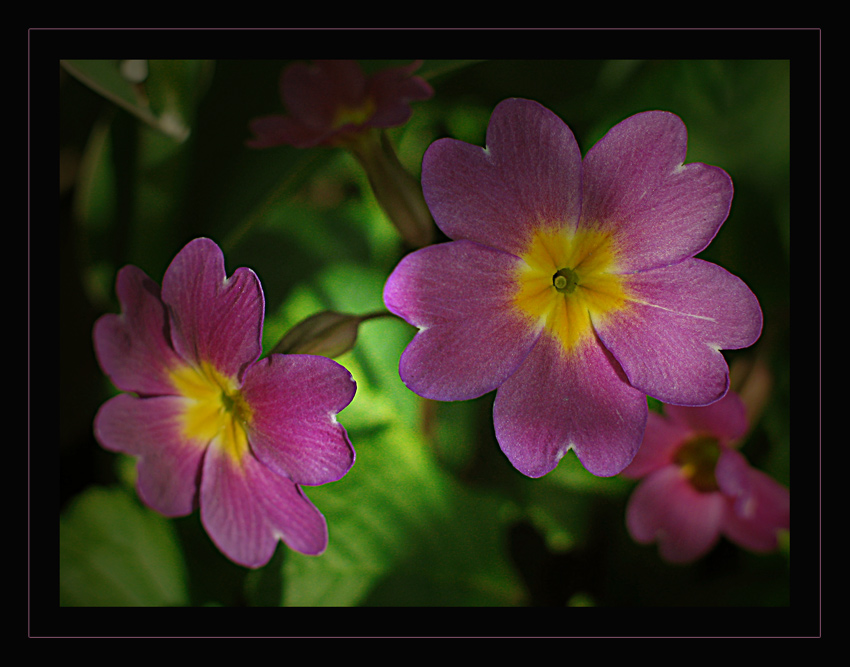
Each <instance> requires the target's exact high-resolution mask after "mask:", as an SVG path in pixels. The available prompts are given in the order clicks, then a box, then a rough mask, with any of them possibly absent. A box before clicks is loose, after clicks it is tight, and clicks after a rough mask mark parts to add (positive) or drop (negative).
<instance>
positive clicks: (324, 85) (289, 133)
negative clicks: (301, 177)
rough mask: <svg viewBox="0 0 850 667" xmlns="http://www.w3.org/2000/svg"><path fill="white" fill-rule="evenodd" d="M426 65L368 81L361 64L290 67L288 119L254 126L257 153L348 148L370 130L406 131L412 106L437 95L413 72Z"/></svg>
mask: <svg viewBox="0 0 850 667" xmlns="http://www.w3.org/2000/svg"><path fill="white" fill-rule="evenodd" d="M421 64H422V62H421V61H415V62H413V63H411V64H410V65H407V66H404V67H392V68H388V69H384V70H381V71H379V72H376V73H374V74H372V75H371V76H369V77H367V76H366V75H365V74H364V73H363V70H362V69H361V67H360V65H359V63H358V62H357V61H356V60H316V61H314V62H313V63H312V64H307V63H302V62H297V63H293V64H291V65H290V66H289V67H287V68H286V69H285V70H284V71H283V74H282V76H281V79H280V96H281V99H282V100H283V104H284V106H285V107H286V108H287V109H288V111H289V114H290V115H288V116H283V115H279V114H277V115H271V116H264V117H262V118H257V119H255V120H253V121H252V122H251V124H250V129H251V131H252V132H253V133H254V134H255V135H256V136H255V138H254V139H250V140H249V141H248V142H247V143H248V145H249V146H251V147H253V148H266V147H270V146H280V145H291V146H295V147H297V148H308V147H311V146H318V145H323V146H335V145H344V144H345V143H346V142H348V141H350V139H351V137H352V135H357V134H358V133H360V132H362V131H364V130H368V129H370V128H387V127H395V126H397V125H403V124H404V123H406V122H407V120H408V119H409V118H410V114H411V109H410V102H412V101H417V100H427V99H428V98H430V97H431V96H432V95H433V94H434V91H433V89H432V88H431V86H430V85H428V83H427V82H426V81H425V80H424V79H423V78H422V77H419V76H413V75H412V74H413V72H415V71H416V70H417V69H419V67H420V65H421Z"/></svg>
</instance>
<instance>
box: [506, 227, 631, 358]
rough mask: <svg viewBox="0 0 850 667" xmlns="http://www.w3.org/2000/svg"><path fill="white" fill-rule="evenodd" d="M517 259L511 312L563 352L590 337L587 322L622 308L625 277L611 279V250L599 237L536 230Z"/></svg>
mask: <svg viewBox="0 0 850 667" xmlns="http://www.w3.org/2000/svg"><path fill="white" fill-rule="evenodd" d="M521 259H522V260H523V262H522V263H521V264H520V268H519V269H518V270H517V274H516V292H515V295H514V300H513V302H514V306H515V307H516V308H517V309H518V310H519V311H520V312H522V313H523V314H525V315H526V316H527V317H529V318H531V319H533V320H536V321H539V322H542V324H543V326H544V328H545V329H546V331H548V332H549V333H550V334H551V335H553V336H555V337H556V338H557V339H558V340H560V342H561V344H562V345H563V348H564V350H565V351H567V352H569V351H570V350H571V349H573V347H575V345H577V344H578V343H579V341H581V340H582V339H583V338H585V337H586V336H588V335H590V334H591V333H592V331H593V329H592V325H591V318H592V317H593V318H601V317H604V316H605V315H606V314H608V313H610V312H612V311H615V310H618V309H620V308H623V307H625V306H626V304H627V301H628V299H627V293H626V285H625V283H626V277H625V276H623V275H622V274H618V273H617V254H616V249H615V247H614V244H613V242H612V241H611V237H610V235H609V234H607V233H605V232H599V231H596V230H593V229H586V230H582V231H578V232H569V231H564V230H557V231H552V230H548V229H541V230H538V231H537V232H536V233H535V234H534V235H533V236H532V237H531V239H530V240H529V243H528V245H527V247H526V250H525V252H524V253H523V254H522V255H521Z"/></svg>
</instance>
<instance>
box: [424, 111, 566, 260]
mask: <svg viewBox="0 0 850 667" xmlns="http://www.w3.org/2000/svg"><path fill="white" fill-rule="evenodd" d="M422 189H423V193H424V195H425V201H426V202H427V203H428V207H429V209H430V210H431V214H432V215H433V216H434V221H435V222H436V223H437V225H438V226H439V227H440V229H442V230H443V232H445V233H446V235H447V236H448V237H449V238H452V239H455V240H461V239H469V240H471V241H476V242H478V243H481V244H483V245H486V246H490V247H492V248H498V249H500V250H506V251H508V252H511V253H514V254H516V255H521V254H522V252H523V251H524V250H525V248H526V247H527V245H528V240H529V237H530V236H531V234H532V233H533V232H534V231H537V230H538V229H540V227H541V225H543V226H550V227H552V228H562V227H569V228H571V229H575V227H576V225H577V223H578V219H579V214H580V210H581V153H580V151H579V148H578V144H577V143H576V141H575V138H574V137H573V134H572V132H571V131H570V129H569V128H568V127H567V126H566V125H565V124H564V122H563V121H562V120H561V119H560V118H558V117H557V116H556V115H555V114H553V113H552V112H551V111H549V110H548V109H546V108H545V107H543V106H541V105H540V104H538V103H536V102H532V101H530V100H522V99H510V100H505V101H504V102H501V103H500V104H499V105H498V106H496V108H495V109H494V110H493V115H492V116H491V118H490V124H489V126H488V128H487V147H486V148H480V147H478V146H473V145H471V144H467V143H464V142H462V141H457V140H455V139H439V140H438V141H435V142H434V143H433V144H431V146H430V147H429V148H428V150H427V151H426V153H425V157H424V158H423V162H422Z"/></svg>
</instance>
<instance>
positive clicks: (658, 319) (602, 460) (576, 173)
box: [384, 99, 762, 477]
mask: <svg viewBox="0 0 850 667" xmlns="http://www.w3.org/2000/svg"><path fill="white" fill-rule="evenodd" d="M486 143H487V145H486V148H480V147H477V146H473V145H470V144H466V143H463V142H460V141H457V140H454V139H440V140H438V141H436V142H435V143H434V144H433V145H431V147H430V148H429V149H428V151H427V152H426V154H425V157H424V160H423V166H422V186H423V190H424V194H425V199H426V201H427V203H428V206H429V208H430V210H431V213H432V215H433V217H434V220H435V222H436V223H437V225H438V226H439V227H440V228H441V229H442V230H443V232H445V234H446V235H447V236H448V237H449V238H451V239H453V241H451V242H448V243H443V244H438V245H433V246H429V247H426V248H423V249H421V250H418V251H416V252H414V253H411V254H409V255H407V256H406V257H405V258H404V259H403V260H402V261H401V262H400V263H399V265H398V266H397V267H396V269H395V271H394V272H393V274H392V275H391V276H390V278H389V280H388V281H387V284H386V287H385V291H384V300H385V303H386V305H387V307H388V308H389V309H390V310H391V311H392V312H393V313H395V314H397V315H399V316H401V317H403V318H404V319H405V320H407V321H408V322H409V323H411V324H413V325H414V326H416V327H418V328H419V332H418V333H417V334H416V336H415V337H414V339H413V341H412V342H411V343H410V345H409V346H408V347H407V349H406V350H405V351H404V353H403V355H402V358H401V364H400V373H401V377H402V380H403V381H404V382H405V383H406V384H407V386H408V387H409V388H410V389H412V390H413V391H414V392H416V393H417V394H420V395H421V396H424V397H427V398H432V399H437V400H464V399H470V398H474V397H477V396H481V395H482V394H484V393H486V392H489V391H492V390H494V389H498V393H497V394H496V399H495V404H494V421H495V429H496V437H497V438H498V441H499V444H500V446H501V448H502V450H503V451H504V452H505V454H506V455H507V456H508V458H509V459H510V461H511V462H512V463H513V465H514V466H515V467H516V468H517V469H518V470H520V471H521V472H522V473H524V474H526V475H528V476H531V477H539V476H541V475H544V474H546V473H547V472H549V471H550V470H552V469H553V468H554V467H555V466H556V465H557V463H558V461H559V460H560V459H561V457H562V456H563V455H564V453H565V452H566V451H567V450H568V449H573V450H574V451H575V453H576V454H577V455H578V457H579V459H580V460H581V461H582V463H583V464H584V466H585V467H586V468H587V469H588V470H589V471H590V472H592V473H594V474H596V475H603V476H607V475H614V474H617V473H618V472H620V471H621V470H622V469H623V468H625V467H626V465H628V463H629V462H630V461H631V460H632V458H633V457H634V454H635V452H636V451H637V448H638V446H639V445H640V442H641V439H642V436H643V430H644V425H645V422H646V416H647V404H646V396H647V395H651V396H654V397H656V398H658V399H660V400H662V401H665V402H667V403H676V404H686V405H705V404H708V403H711V402H713V401H716V400H717V399H719V398H720V397H722V396H723V395H724V394H725V393H726V390H727V388H728V367H727V365H726V361H725V360H724V358H723V355H722V354H721V353H720V349H733V348H741V347H746V346H748V345H751V344H752V343H753V342H754V341H755V340H756V339H757V338H758V336H759V334H760V332H761V324H762V315H761V309H760V308H759V304H758V301H757V299H756V298H755V296H754V295H753V294H752V292H751V291H750V290H749V289H748V288H747V286H746V285H745V284H744V283H743V282H742V281H741V280H740V279H739V278H737V277H735V276H733V275H731V274H730V273H728V272H727V271H725V270H724V269H722V268H720V267H719V266H716V265H715V264H710V263H708V262H705V261H702V260H699V259H694V255H695V254H697V253H698V252H700V251H701V250H703V249H704V248H705V247H706V246H707V245H708V244H709V243H710V241H711V239H712V238H713V237H714V235H715V234H716V233H717V231H718V229H719V228H720V226H721V224H722V223H723V221H724V220H725V219H726V216H727V215H728V213H729V207H730V205H731V201H732V183H731V180H730V178H729V176H728V175H727V174H726V172H724V171H723V170H721V169H719V168H717V167H711V166H707V165H704V164H689V165H684V164H683V162H684V159H685V151H686V144H687V134H686V130H685V126H684V124H683V123H682V121H681V120H680V119H679V118H678V117H677V116H675V115H673V114H671V113H667V112H663V111H650V112H645V113H640V114H637V115H635V116H632V117H631V118H627V119H626V120H624V121H623V122H621V123H620V124H619V125H617V126H616V127H614V128H613V129H612V130H610V131H609V132H608V134H607V135H606V136H605V137H604V138H603V139H602V140H600V141H599V143H597V144H596V146H594V147H593V148H592V149H591V150H590V151H589V152H588V154H587V155H586V157H585V158H584V160H583V161H582V158H581V153H580V152H579V148H578V145H577V143H576V141H575V139H574V137H573V135H572V132H570V129H569V128H568V127H567V126H566V125H565V124H564V123H563V122H562V121H561V120H560V119H559V118H558V117H557V116H555V115H554V114H553V113H552V112H551V111H549V110H548V109H546V108H544V107H542V106H541V105H540V104H538V103H536V102H532V101H529V100H522V99H510V100H506V101H504V102H502V103H500V104H499V105H498V106H497V107H496V108H495V110H494V111H493V115H492V117H491V119H490V124H489V127H488V129H487V141H486Z"/></svg>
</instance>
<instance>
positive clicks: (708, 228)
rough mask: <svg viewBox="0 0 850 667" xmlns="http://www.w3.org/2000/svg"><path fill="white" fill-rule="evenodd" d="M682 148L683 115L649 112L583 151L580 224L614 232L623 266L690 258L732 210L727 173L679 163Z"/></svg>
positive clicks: (682, 158) (684, 138)
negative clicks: (584, 154)
mask: <svg viewBox="0 0 850 667" xmlns="http://www.w3.org/2000/svg"><path fill="white" fill-rule="evenodd" d="M686 150H687V130H686V128H685V124H684V123H683V122H682V121H681V119H680V118H679V117H678V116H676V115H674V114H672V113H668V112H666V111H647V112H644V113H639V114H635V115H634V116H631V117H629V118H627V119H626V120H624V121H622V122H621V123H619V124H618V125H616V126H614V127H613V128H612V129H611V130H610V131H609V132H608V133H607V134H606V135H605V136H604V137H603V138H602V139H601V140H600V141H599V142H598V143H597V144H596V145H595V146H594V147H593V148H591V149H590V150H589V151H588V153H587V155H586V156H585V158H584V162H583V193H582V216H581V226H582V227H592V228H598V229H602V230H604V231H606V232H611V233H613V234H614V235H615V236H616V238H617V244H618V253H619V257H620V258H621V268H622V270H623V271H624V272H627V273H631V272H634V271H644V270H647V269H652V268H657V267H661V266H667V265H669V264H673V263H676V262H678V261H680V260H682V259H684V258H686V257H692V256H694V255H695V254H697V253H698V252H700V251H701V250H703V249H704V248H705V247H706V246H707V245H708V244H709V243H710V242H711V240H712V239H713V238H714V236H715V234H717V230H718V229H719V228H720V226H721V225H722V224H723V222H724V221H725V220H726V217H727V216H728V215H729V208H730V206H731V204H732V194H733V191H732V180H731V179H730V178H729V175H728V174H727V173H726V172H725V171H723V170H722V169H720V168H718V167H712V166H708V165H704V164H700V163H693V164H688V165H684V164H683V163H684V161H685V153H686Z"/></svg>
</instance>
